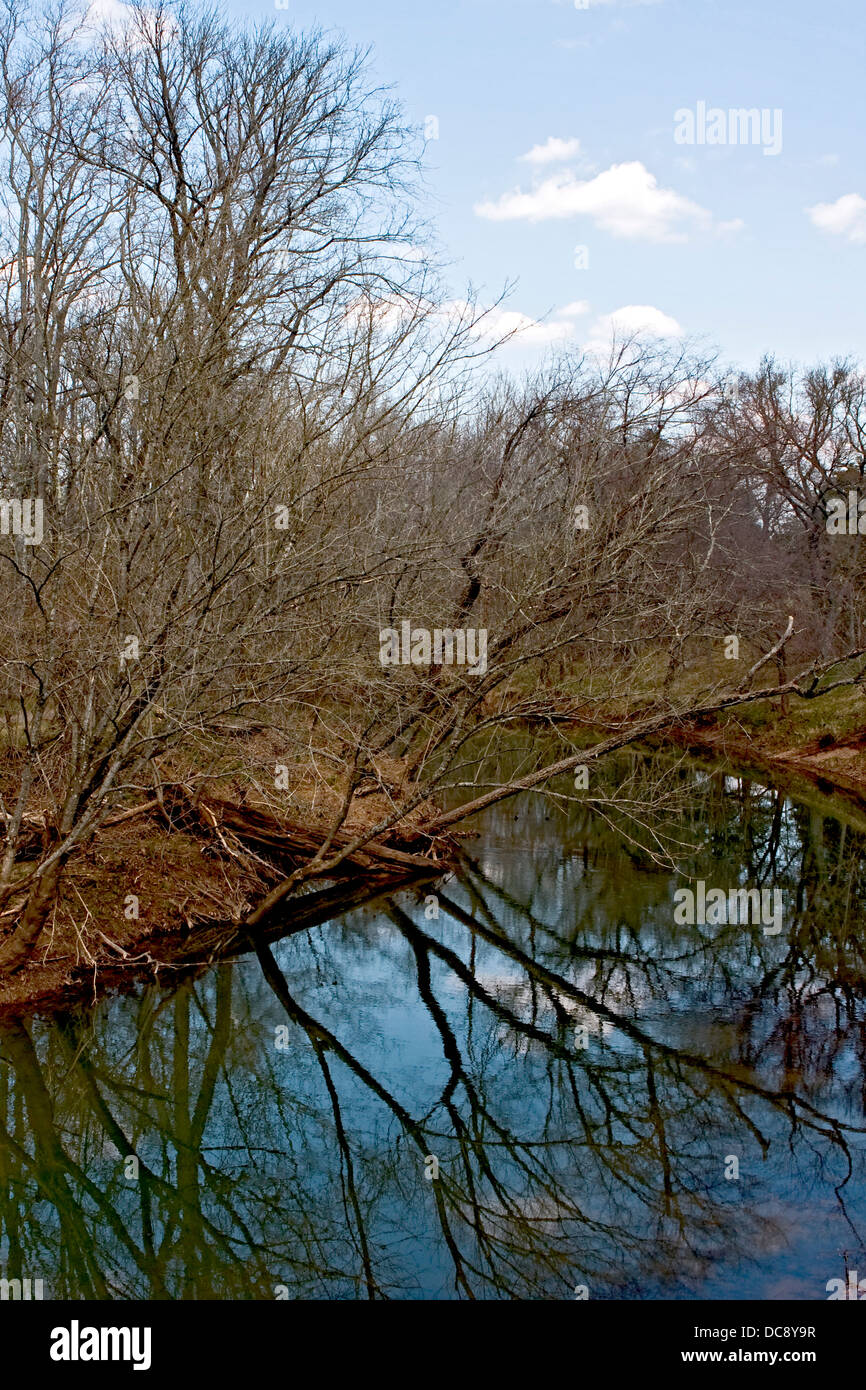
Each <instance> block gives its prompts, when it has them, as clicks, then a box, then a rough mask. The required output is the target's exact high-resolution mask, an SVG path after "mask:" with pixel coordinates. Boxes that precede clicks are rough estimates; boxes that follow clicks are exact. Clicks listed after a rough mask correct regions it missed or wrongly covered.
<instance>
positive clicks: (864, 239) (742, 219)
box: [226, 0, 866, 367]
mask: <svg viewBox="0 0 866 1390" xmlns="http://www.w3.org/2000/svg"><path fill="white" fill-rule="evenodd" d="M579 3H580V4H581V5H586V4H587V0H579ZM226 8H227V10H228V11H229V12H230V13H231V14H233V15H234V16H236V17H238V18H245V19H247V20H252V21H256V20H261V19H272V20H273V21H274V22H275V23H280V24H287V23H288V24H293V25H296V26H297V27H300V28H309V27H311V26H313V25H316V24H318V25H320V26H322V27H324V28H325V29H328V30H331V29H333V30H338V31H341V32H342V33H344V34H345V35H346V36H347V37H348V38H349V39H350V40H351V41H353V42H354V43H357V44H361V45H364V46H366V45H372V47H373V63H374V70H375V72H376V75H377V77H378V78H379V79H381V80H382V81H383V82H387V83H389V84H393V85H394V87H395V89H396V94H397V95H398V96H399V98H400V99H401V101H402V102H403V104H404V107H405V110H406V114H407V116H408V118H409V119H410V120H411V121H412V122H413V123H417V124H418V125H419V126H420V127H423V125H424V122H425V120H426V118H427V117H431V116H432V117H435V118H436V120H437V121H438V138H437V139H431V140H430V141H429V142H428V145H427V150H426V156H425V167H426V170H427V192H428V197H429V201H428V206H427V208H426V211H427V212H428V215H429V216H430V218H431V219H432V220H433V222H434V224H435V226H436V229H437V233H438V236H439V238H440V241H441V245H442V249H443V251H444V253H445V255H446V256H447V257H448V259H449V260H450V261H451V262H453V264H452V265H451V267H450V269H449V276H450V280H451V286H452V289H453V292H454V294H455V295H456V296H459V295H460V294H461V293H462V291H463V289H464V288H465V285H466V283H467V282H469V281H471V282H472V283H473V284H474V285H475V286H476V287H478V289H479V290H481V291H482V296H483V297H486V299H487V300H488V301H490V300H493V299H494V298H495V297H496V295H497V294H498V292H499V291H500V290H501V288H502V286H503V285H504V283H505V282H506V281H515V280H516V281H517V285H516V288H515V290H514V292H513V294H512V296H511V298H510V300H509V305H508V307H509V309H510V310H511V311H513V312H514V313H520V314H522V315H525V316H526V317H527V320H528V321H530V323H533V322H534V321H537V320H541V319H546V322H545V323H544V324H543V325H542V326H538V327H535V326H533V327H530V330H529V332H528V334H527V335H526V337H525V339H524V341H523V344H522V346H521V347H520V349H519V350H518V349H513V348H512V349H509V350H508V351H509V353H510V355H511V357H512V360H513V361H517V360H519V361H520V363H521V364H525V363H529V362H532V361H533V360H538V358H540V357H542V356H544V354H545V353H546V352H547V351H549V350H550V345H551V343H555V342H569V343H573V344H575V345H582V344H584V343H587V342H589V343H593V342H597V341H603V340H604V338H605V336H606V335H608V334H609V333H610V331H611V327H612V325H616V324H621V325H623V326H626V327H628V326H635V327H639V326H641V325H642V324H645V325H646V327H647V328H648V329H649V330H651V331H655V332H657V333H666V332H667V333H672V334H674V335H675V336H676V335H682V336H685V337H692V336H697V337H700V338H702V339H703V340H704V341H705V342H706V343H707V344H711V345H716V346H718V348H719V349H720V351H721V354H722V357H723V360H725V361H727V362H730V363H736V364H740V365H743V366H746V367H748V366H752V365H754V364H755V363H756V362H757V360H758V359H759V358H760V356H761V354H762V353H763V352H765V351H771V352H774V353H775V354H776V355H777V356H779V357H780V358H782V359H784V360H789V359H791V360H795V361H800V362H813V361H816V360H818V359H822V358H823V359H826V358H828V357H831V356H835V355H852V356H855V357H858V358H860V359H861V360H863V359H866V350H864V349H866V342H864V338H866V328H864V323H866V315H864V307H866V306H864V285H866V276H864V273H863V266H864V257H866V168H864V152H863V141H864V131H866V120H864V115H866V111H864V107H866V98H864V68H866V61H864V60H866V44H864V35H866V11H864V6H863V0H822V3H820V4H816V3H814V0H809V2H808V3H807V0H752V3H744V0H652V2H651V3H649V2H647V0H643V3H635V0H589V3H588V6H587V7H586V8H577V7H576V6H575V3H574V0H439V3H432V2H431V3H419V2H418V0H289V8H288V9H286V10H277V8H276V0H249V3H247V4H241V3H239V0H228V4H227V5H226ZM701 102H702V103H704V105H705V108H707V109H708V110H710V112H711V111H712V109H713V108H715V109H717V110H721V111H722V112H723V113H724V116H725V117H726V118H727V113H728V112H729V111H730V110H731V109H736V108H757V109H758V110H759V111H762V110H766V112H767V117H766V119H767V121H768V122H769V121H771V120H773V119H778V118H774V117H773V112H774V111H781V126H780V127H779V130H780V133H781V149H780V150H779V151H778V152H777V153H774V154H765V153H764V145H762V144H761V143H760V136H759V133H758V132H755V136H756V138H758V140H759V143H748V142H744V141H743V140H739V141H738V142H736V143H731V141H730V140H729V139H726V143H724V144H722V143H709V142H707V143H700V144H699V143H694V144H683V143H677V141H676V140H675V139H674V131H675V126H676V124H677V120H679V122H680V127H681V133H684V134H688V130H687V123H686V122H684V120H683V118H682V116H680V117H678V118H676V119H675V115H676V113H677V112H683V111H686V112H691V113H694V114H695V119H696V120H697V112H698V103H701ZM766 131H767V139H766V140H765V142H764V143H765V144H767V145H769V144H770V143H771V140H770V138H769V134H770V126H769V125H768V126H767V127H766ZM716 133H717V134H718V129H717V132H716ZM731 133H734V134H735V133H736V130H734V131H733V132H731V130H730V129H728V135H730V134H731ZM550 141H554V142H555V143H553V144H549V143H548V142H550ZM533 150H535V155H534V156H533V157H532V158H530V159H526V158H522V156H526V155H527V154H529V153H530V152H531V151H533ZM577 246H584V247H586V259H587V266H586V268H585V269H578V268H576V266H575V247H577ZM564 311H565V312H564ZM611 316H617V317H615V318H611Z"/></svg>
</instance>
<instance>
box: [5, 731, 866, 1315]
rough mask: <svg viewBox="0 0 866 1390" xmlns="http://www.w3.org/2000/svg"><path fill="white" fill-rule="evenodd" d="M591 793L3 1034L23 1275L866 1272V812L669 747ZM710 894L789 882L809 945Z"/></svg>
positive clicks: (358, 1279) (194, 1280) (714, 1294)
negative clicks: (171, 972)
mask: <svg viewBox="0 0 866 1390" xmlns="http://www.w3.org/2000/svg"><path fill="white" fill-rule="evenodd" d="M593 777H594V778H595V781H594V782H593V785H592V787H591V791H590V792H589V793H586V792H574V790H573V789H572V787H571V785H570V784H569V783H568V782H566V783H564V784H562V785H561V786H559V787H558V788H556V789H554V791H555V793H558V794H553V795H546V796H538V795H535V796H526V797H524V798H523V799H521V800H519V801H514V802H509V803H505V804H504V805H503V806H501V807H499V808H497V809H495V810H493V811H491V812H488V813H487V814H486V815H485V816H483V817H480V818H477V819H476V820H475V821H474V822H473V825H474V828H475V829H476V831H477V832H478V834H477V837H475V838H471V839H467V840H466V841H465V844H464V848H465V853H464V857H463V860H462V862H461V864H460V865H459V867H458V869H457V871H456V872H455V873H453V874H451V875H449V876H448V877H447V878H443V879H442V880H440V881H439V882H437V883H435V884H427V885H424V886H423V887H421V888H420V889H412V890H406V891H403V892H401V893H397V894H396V895H394V896H392V897H390V898H386V899H379V900H377V901H375V902H373V903H371V904H368V905H367V906H365V907H363V908H361V909H358V910H355V911H353V912H351V913H349V914H347V915H345V916H343V917H340V918H337V919H335V920H333V921H331V922H329V923H327V924H326V925H324V926H319V927H315V928H312V929H310V930H307V931H304V932H301V933H299V934H295V935H292V936H286V937H284V938H283V939H282V940H280V941H277V942H276V944H273V945H272V946H271V947H269V948H265V949H263V950H261V951H260V952H259V954H258V955H256V954H253V953H250V954H247V955H245V956H242V957H240V958H238V959H236V960H234V961H232V962H227V963H224V964H222V965H218V966H216V967H214V968H213V969H211V970H209V971H202V972H199V973H198V975H197V976H196V977H195V978H192V979H189V978H188V979H186V980H185V981H184V982H183V983H181V984H180V985H177V984H175V987H171V988H170V987H167V986H160V987H155V986H147V987H142V988H140V989H139V990H137V992H135V993H133V994H129V995H126V996H123V997H119V998H114V999H110V1000H107V1001H105V1002H104V1003H102V1004H100V1005H99V1006H97V1007H96V1008H94V1009H91V1010H80V1009H77V1010H76V1011H74V1012H71V1013H69V1014H68V1015H65V1016H63V1017H59V1018H55V1019H53V1020H51V1021H45V1020H35V1021H33V1022H31V1023H26V1024H15V1025H8V1024H7V1025H5V1026H4V1027H3V1029H2V1031H0V1274H2V1275H4V1276H5V1277H7V1278H13V1277H30V1278H42V1279H43V1282H44V1289H45V1297H46V1298H48V1297H51V1298H70V1297H71V1298H98V1299H105V1298H197V1299H203V1298H220V1299H224V1298H226V1299H274V1298H280V1297H289V1298H330V1299H354V1298H368V1297H375V1298H437V1299H453V1298H469V1297H476V1298H514V1297H517V1298H532V1299H564V1298H565V1299H571V1298H574V1297H575V1293H576V1290H579V1289H581V1288H583V1289H585V1290H586V1291H587V1292H588V1294H589V1297H590V1298H607V1299H610V1298H632V1299H635V1298H638V1299H644V1298H646V1299H650V1298H664V1299H687V1298H691V1299H701V1298H759V1299H774V1298H796V1299H826V1298H827V1296H828V1295H827V1291H826V1285H827V1281H828V1280H830V1279H833V1278H841V1277H844V1276H845V1275H846V1272H847V1271H848V1270H856V1269H858V1268H859V1269H861V1270H862V1271H863V1273H864V1275H866V1250H864V1238H866V1189H864V1182H863V1177H864V1155H866V1142H864V1141H866V1011H864V979H866V967H864V943H866V921H864V896H866V881H864V850H866V835H864V828H866V821H864V822H860V821H858V820H857V818H856V816H855V815H849V816H847V817H846V816H845V815H841V816H840V815H839V808H838V804H836V803H833V802H831V801H829V800H828V799H826V798H822V797H821V796H820V795H819V794H817V793H808V794H805V799H796V798H791V797H790V796H787V795H786V794H784V793H783V792H782V791H781V790H779V789H776V788H773V787H771V786H768V785H766V784H761V783H759V782H757V781H755V780H751V779H750V778H748V777H744V776H742V775H737V774H734V773H733V772H732V771H731V770H729V769H723V768H713V767H707V766H706V765H699V764H698V763H696V762H692V761H689V760H680V761H676V760H674V759H672V758H671V757H670V756H669V755H667V756H662V755H649V754H640V755H637V754H633V755H630V756H629V757H628V758H623V759H620V760H619V761H618V762H617V763H615V764H614V763H611V764H610V765H608V766H607V767H606V768H605V769H603V770H601V771H600V772H599V773H598V774H595V773H594V774H593ZM614 788H618V790H619V796H620V798H625V802H626V805H625V807H624V808H623V806H621V805H620V806H619V807H615V806H613V805H612V804H610V802H609V800H608V798H609V797H610V795H611V793H612V791H613V790H614ZM569 793H570V796H569ZM467 795H468V793H467ZM589 795H592V796H593V798H594V799H593V801H592V802H588V801H587V796H589ZM834 811H835V812H836V814H835V815H834V814H831V812H834ZM698 879H703V880H704V881H705V882H706V884H707V885H708V886H716V887H720V888H723V889H725V890H726V891H727V890H728V889H730V888H732V887H736V886H748V887H766V888H772V889H775V888H779V889H781V890H782V891H783V901H784V920H783V927H782V930H781V932H779V933H778V934H776V935H769V934H767V933H765V931H764V930H763V928H762V926H761V925H760V923H758V924H756V925H748V924H738V923H735V922H722V923H715V924H710V925H695V926H688V925H682V926H681V925H677V924H676V923H675V921H674V892H675V890H677V889H678V888H680V887H682V886H683V885H687V884H689V883H691V884H693V885H694V883H695V882H696V881H697V880H698ZM131 1158H132V1161H130V1160H131ZM135 1159H137V1164H136V1162H135V1161H134V1160H135ZM136 1168H137V1170H138V1171H137V1174H136V1171H135V1170H136ZM437 1168H438V1176H434V1174H435V1172H436V1170H437ZM737 1171H738V1176H733V1174H734V1173H735V1172H737ZM858 1262H859V1263H858Z"/></svg>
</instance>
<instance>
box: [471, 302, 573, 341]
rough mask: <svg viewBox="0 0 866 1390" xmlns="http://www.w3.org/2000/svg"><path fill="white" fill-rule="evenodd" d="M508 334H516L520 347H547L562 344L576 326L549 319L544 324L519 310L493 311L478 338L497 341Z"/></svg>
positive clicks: (480, 329) (484, 322) (480, 328)
mask: <svg viewBox="0 0 866 1390" xmlns="http://www.w3.org/2000/svg"><path fill="white" fill-rule="evenodd" d="M506 333H514V334H515V339H514V341H515V343H516V344H517V345H518V346H521V345H522V346H524V347H526V346H529V347H547V346H548V344H550V343H561V342H563V341H564V339H566V338H571V337H572V336H573V334H574V324H572V323H564V322H561V321H560V320H558V319H548V320H547V321H546V322H545V323H542V322H541V321H540V320H539V319H533V318H530V317H529V315H528V314H522V313H520V311H519V310H518V309H492V310H491V311H490V313H489V314H488V315H487V317H486V318H485V319H484V320H483V321H482V322H481V323H480V324H479V325H478V336H479V337H481V338H490V339H493V340H496V339H498V338H502V337H503V336H504V335H505V334H506Z"/></svg>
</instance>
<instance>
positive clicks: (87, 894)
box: [0, 788, 455, 1017]
mask: <svg viewBox="0 0 866 1390" xmlns="http://www.w3.org/2000/svg"><path fill="white" fill-rule="evenodd" d="M387 811H388V802H387V798H386V797H385V796H383V795H379V794H376V795H371V796H369V797H366V798H364V799H362V800H361V801H360V802H359V803H358V806H357V807H355V808H353V812H352V815H351V817H350V818H349V819H348V820H347V822H346V825H345V826H344V828H343V829H342V830H341V832H340V833H339V835H337V836H336V837H335V839H334V843H333V847H332V848H333V849H335V850H336V849H340V848H342V847H345V846H346V845H347V844H348V843H349V842H350V841H351V840H352V839H353V838H354V837H355V836H357V835H358V833H359V832H360V831H362V830H364V829H365V828H372V827H373V826H375V825H377V824H379V822H380V821H381V820H382V819H383V818H384V817H385V816H386V814H387ZM326 831H327V819H326V812H325V810H324V808H322V807H321V806H320V807H319V809H318V810H316V809H315V808H314V807H312V806H307V807H305V808H304V810H303V812H297V811H296V812H295V815H294V816H293V818H292V819H291V820H289V819H282V820H278V819H277V818H275V817H274V816H273V815H272V814H271V813H270V812H269V811H268V810H267V809H266V808H264V807H260V806H255V805H239V804H237V803H233V802H230V801H226V800H224V799H222V798H220V797H216V796H200V797H196V798H191V797H190V796H189V795H188V794H187V793H186V792H185V791H183V790H181V789H178V788H166V789H165V793H164V795H163V797H162V798H161V804H159V805H155V806H148V807H147V808H146V809H145V810H144V811H143V812H142V814H140V815H138V816H135V817H130V818H128V819H126V820H123V821H120V822H119V823H117V824H114V825H109V826H108V827H106V828H105V829H103V830H102V831H101V832H100V834H99V836H98V837H97V838H96V839H95V840H94V841H93V842H92V843H91V844H90V845H89V846H87V848H86V849H85V850H84V851H83V852H82V853H81V855H80V856H79V857H77V858H76V859H75V860H74V862H72V863H70V865H69V867H68V869H67V871H66V873H65V875H64V878H63V880H62V891H61V894H60V896H59V899H58V901H57V904H56V906H55V908H54V911H53V914H52V917H51V919H50V920H49V923H48V925H47V927H46V929H45V930H44V932H43V934H42V936H41V938H40V940H39V942H38V945H37V948H36V950H35V952H34V955H33V958H32V960H31V961H29V962H28V963H27V964H26V965H25V966H24V967H23V968H22V969H20V970H18V971H16V972H15V973H13V974H9V975H7V976H6V977H5V978H4V979H3V980H2V981H0V1017H2V1016H4V1015H6V1016H9V1015H12V1014H20V1013H27V1012H38V1011H40V1010H44V1011H54V1010H56V1009H58V1008H61V1007H64V1006H71V1005H73V1004H75V1003H77V1002H79V1001H85V1000H86V1001H87V1002H93V1001H94V999H95V998H97V997H98V996H99V995H101V994H102V993H104V992H105V991H106V990H109V989H111V990H117V989H123V988H124V987H128V986H131V985H133V984H134V983H135V982H136V981H137V980H140V979H142V978H148V979H159V978H160V977H162V978H177V976H178V974H179V973H183V972H188V971H190V970H196V969H202V968H206V967H207V965H209V964H210V963H211V962H212V961H214V960H216V959H221V958H223V957H225V956H227V955H233V954H237V953H239V952H242V951H245V950H250V949H252V946H253V941H254V940H255V939H256V938H255V935H254V933H251V931H250V929H249V928H248V927H247V925H246V923H247V919H248V918H249V917H250V915H251V914H252V913H253V911H254V910H255V909H256V908H257V907H258V906H259V905H260V904H261V903H262V901H263V900H264V899H266V898H267V895H268V894H269V893H270V892H271V891H272V890H273V889H274V887H275V886H276V885H278V884H280V883H282V882H284V881H285V879H286V876H287V875H288V874H290V873H291V872H292V871H293V870H294V869H296V868H297V867H298V866H299V865H300V864H302V863H305V862H307V861H308V860H309V859H311V858H312V856H313V855H314V854H315V852H316V851H317V849H319V847H320V846H321V844H322V841H323V839H324V837H325V834H326ZM34 833H36V831H34ZM454 843H455V842H454V841H453V839H451V838H450V837H448V838H446V837H441V838H438V839H436V840H431V839H430V837H429V836H423V835H421V834H420V833H419V832H418V829H417V821H416V820H415V818H412V817H410V818H409V819H408V821H407V823H406V824H404V825H402V826H400V827H399V828H396V827H395V828H394V829H392V830H391V831H390V832H388V833H386V834H385V835H383V836H380V837H377V839H376V841H375V842H373V843H370V844H368V845H365V846H364V848H363V849H362V850H359V851H356V852H353V853H352V854H351V855H350V856H349V857H348V858H347V859H346V860H345V861H344V862H343V864H341V865H340V866H339V868H337V869H336V870H334V871H333V872H332V873H330V874H329V875H326V876H324V877H323V878H322V879H320V880H318V881H313V882H311V883H310V885H309V886H308V888H307V889H306V891H304V893H303V895H302V896H301V897H299V898H297V899H293V900H292V901H291V903H289V904H284V905H282V906H281V907H280V908H279V909H275V910H274V911H273V913H271V914H270V915H269V916H267V917H266V918H265V920H264V921H262V922H261V923H259V924H258V925H257V926H256V928H255V933H258V934H259V936H262V937H264V939H269V938H271V937H274V936H279V935H283V934H285V933H286V931H292V930H299V931H300V930H304V929H306V928H307V927H309V926H310V925H313V924H314V923H315V922H317V921H326V920H327V919H328V917H330V916H333V915H335V914H336V913H338V912H340V911H345V910H347V909H348V908H351V907H354V906H357V905H359V904H360V903H363V902H365V901H367V900H369V899H370V898H372V897H375V896H376V895H377V894H379V893H381V892H384V891H386V890H391V889H394V888H396V887H400V886H403V885H405V884H408V883H412V882H413V881H416V880H417V881H419V882H420V881H423V880H424V879H425V878H430V877H434V876H436V875H437V874H438V873H441V871H442V868H443V865H444V863H445V862H446V861H447V857H448V854H449V849H450V848H451V847H453V844H454ZM6 916H7V922H9V925H11V920H14V915H13V913H12V912H10V913H7V914H6ZM4 925H6V924H4Z"/></svg>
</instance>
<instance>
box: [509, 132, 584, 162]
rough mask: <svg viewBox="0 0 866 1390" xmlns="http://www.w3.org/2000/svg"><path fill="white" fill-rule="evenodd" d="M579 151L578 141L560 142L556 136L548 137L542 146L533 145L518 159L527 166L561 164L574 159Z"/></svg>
mask: <svg viewBox="0 0 866 1390" xmlns="http://www.w3.org/2000/svg"><path fill="white" fill-rule="evenodd" d="M579 150H580V141H579V140H560V139H559V137H558V136H556V135H549V136H548V138H547V140H546V141H545V143H544V144H543V145H533V146H532V149H531V150H529V151H528V153H527V154H522V155H521V156H520V158H521V159H522V160H524V161H525V162H526V163H527V164H563V163H564V162H565V161H566V160H567V159H574V157H575V155H576V154H578V152H579Z"/></svg>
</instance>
